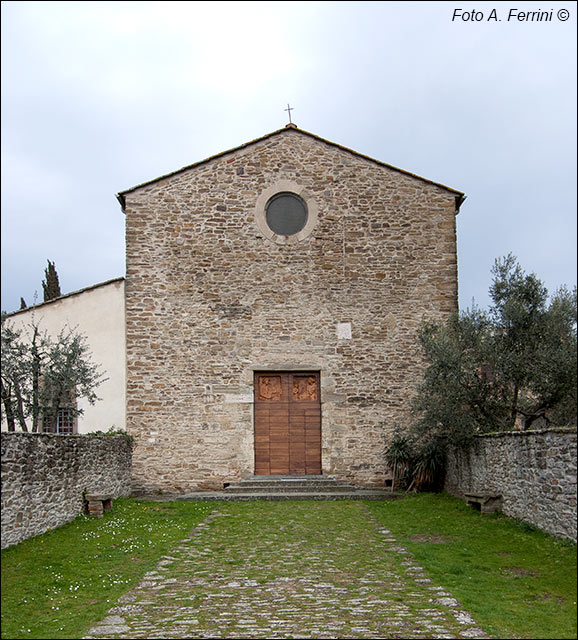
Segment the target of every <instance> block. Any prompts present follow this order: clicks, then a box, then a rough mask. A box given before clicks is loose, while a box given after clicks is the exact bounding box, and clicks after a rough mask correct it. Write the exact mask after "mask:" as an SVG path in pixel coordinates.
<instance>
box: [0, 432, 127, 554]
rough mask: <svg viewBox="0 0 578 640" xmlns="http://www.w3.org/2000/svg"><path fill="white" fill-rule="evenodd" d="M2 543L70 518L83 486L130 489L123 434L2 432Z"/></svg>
mask: <svg viewBox="0 0 578 640" xmlns="http://www.w3.org/2000/svg"><path fill="white" fill-rule="evenodd" d="M1 437H2V548H4V547H7V546H9V545H12V544H16V543H18V542H21V541H22V540H26V539H27V538H30V537H32V536H36V535H39V534H41V533H44V532H45V531H48V530H49V529H54V528H55V527H59V526H60V525H63V524H65V523H66V522H69V521H70V520H73V519H74V518H75V517H76V516H77V515H78V514H79V513H81V512H82V510H83V508H84V501H83V495H82V492H83V491H86V492H87V493H97V494H104V493H107V494H111V495H112V496H113V497H118V496H127V495H129V494H130V471H131V454H132V451H131V443H130V441H129V440H128V439H127V438H124V437H122V436H117V437H112V436H75V435H56V434H46V433H42V434H38V433H7V432H4V433H2V436H1Z"/></svg>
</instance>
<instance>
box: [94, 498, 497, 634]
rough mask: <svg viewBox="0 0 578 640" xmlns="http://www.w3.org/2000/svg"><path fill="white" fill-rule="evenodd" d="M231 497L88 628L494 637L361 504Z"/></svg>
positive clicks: (110, 631) (111, 631)
mask: <svg viewBox="0 0 578 640" xmlns="http://www.w3.org/2000/svg"><path fill="white" fill-rule="evenodd" d="M240 504H241V503H236V504H226V503H223V504H219V506H218V507H217V508H216V510H215V511H213V513H212V514H211V515H210V516H209V517H208V518H207V519H206V520H205V521H204V522H203V523H201V524H200V525H199V526H197V527H196V528H195V529H194V530H193V531H192V532H191V534H190V536H189V537H188V538H186V539H184V540H182V541H181V542H180V544H179V545H178V546H177V547H176V548H174V549H173V550H172V551H171V553H170V554H169V555H168V556H165V557H164V558H163V559H162V560H161V561H160V562H159V563H158V565H157V567H156V568H155V570H154V571H151V572H149V573H148V574H147V575H146V576H145V577H144V579H143V580H142V581H141V582H140V584H138V585H137V586H136V587H135V588H133V589H132V590H131V591H129V592H128V593H126V594H125V595H124V596H123V597H121V598H120V599H119V601H118V603H117V605H116V606H115V607H113V608H112V609H110V611H109V612H108V616H107V617H106V618H105V619H104V620H102V621H101V622H100V623H99V624H98V625H97V626H95V627H93V628H92V629H91V630H90V632H89V634H88V635H87V636H86V638H103V637H104V638H486V637H488V636H487V635H486V634H485V633H484V632H483V631H482V629H480V628H479V626H478V625H477V624H476V623H475V621H474V620H473V618H472V617H471V616H470V614H469V613H468V612H467V611H464V610H463V609H462V608H461V607H460V605H459V603H458V602H457V600H455V599H454V598H453V597H452V596H451V594H449V593H447V592H445V591H444V590H443V588H441V587H439V586H436V585H435V584H433V583H432V581H431V580H430V579H429V578H428V576H427V575H426V573H425V571H424V570H423V569H422V568H421V567H420V566H418V565H417V564H416V562H415V561H414V560H413V559H412V556H411V555H410V554H409V552H408V551H406V550H405V549H404V548H403V547H401V546H400V545H399V544H398V543H397V542H396V540H395V539H394V537H393V536H392V534H391V533H390V532H389V531H388V530H387V529H385V528H384V527H382V526H381V525H380V524H379V523H378V522H377V521H376V520H375V519H374V518H373V516H372V515H371V513H370V512H369V510H368V509H367V508H366V507H365V506H364V505H363V504H362V503H359V502H337V501H336V502H331V501H327V502H316V503H311V502H306V503H295V502H292V503H280V502H278V503H271V502H269V503H263V502H254V503H244V504H243V506H239V505H240Z"/></svg>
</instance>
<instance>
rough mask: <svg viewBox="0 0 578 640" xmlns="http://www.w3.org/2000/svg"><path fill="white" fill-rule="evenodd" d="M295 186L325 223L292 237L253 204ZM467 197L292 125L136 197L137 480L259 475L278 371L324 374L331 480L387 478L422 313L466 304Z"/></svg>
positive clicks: (196, 483)
mask: <svg viewBox="0 0 578 640" xmlns="http://www.w3.org/2000/svg"><path fill="white" fill-rule="evenodd" d="M288 183H290V184H294V185H298V187H299V188H302V189H304V190H305V191H306V194H307V198H309V201H310V202H312V203H314V206H315V208H316V213H317V216H318V217H317V221H316V224H315V226H314V228H313V230H312V232H311V234H310V235H309V236H308V237H306V238H304V239H303V240H301V241H300V242H296V243H290V242H288V243H287V244H279V243H276V242H274V241H271V240H270V239H267V238H266V237H264V235H263V233H262V231H261V229H260V228H259V226H258V224H257V221H256V216H257V217H258V213H259V212H258V211H256V203H257V202H258V201H259V198H260V196H261V198H262V195H263V194H264V193H266V192H267V190H273V191H274V190H275V189H276V188H278V189H279V190H280V191H283V190H286V188H285V185H287V184H288ZM456 193H457V192H453V191H451V190H448V189H446V188H442V187H440V186H438V185H435V184H433V183H430V182H427V181H425V180H422V179H419V178H417V177H415V176H412V175H409V174H406V173H403V172H401V171H398V170H395V169H393V168H389V167H387V166H384V165H380V164H378V163H376V162H372V161H370V160H368V159H365V158H363V157H361V156H358V155H356V154H354V153H352V152H348V151H346V150H344V149H342V148H338V147H336V146H334V145H330V144H327V143H324V142H323V141H321V140H320V139H316V138H313V137H311V136H310V135H307V134H303V133H302V132H300V131H299V130H294V129H290V128H289V129H287V130H285V131H282V132H279V133H278V134H276V135H274V136H272V137H267V138H265V139H262V140H260V141H256V142H255V143H252V144H250V145H248V146H246V147H243V148H240V149H237V150H233V151H232V152H230V153H226V154H224V155H221V156H219V157H215V158H213V159H211V160H209V161H207V162H203V163H200V164H198V165H196V166H193V167H191V168H188V169H185V170H183V171H181V172H177V173H175V174H172V175H170V176H167V177H165V178H163V179H160V180H157V181H155V182H151V183H149V184H145V185H143V186H141V187H137V188H135V189H133V190H130V191H127V192H125V198H126V207H125V212H126V262H127V273H126V322H127V376H128V381H127V430H128V431H129V432H130V433H131V434H132V435H134V436H135V438H136V448H135V452H134V467H133V470H134V473H133V482H134V489H135V491H141V490H142V491H154V490H157V489H160V490H162V491H166V492H183V491H187V490H191V489H195V488H213V487H215V488H217V487H222V483H223V482H224V481H230V480H235V479H238V478H241V477H246V476H249V475H251V474H252V473H253V470H254V459H253V380H254V372H255V371H267V370H268V371H271V370H279V371H285V370H301V371H303V370H312V371H319V372H320V377H321V402H322V467H323V473H325V474H331V475H334V476H336V477H338V478H340V479H347V480H350V481H353V482H356V483H359V484H366V485H375V484H381V485H383V483H384V480H385V478H386V477H387V476H388V474H389V471H388V469H387V468H386V464H385V462H384V456H383V453H384V449H385V447H386V446H387V442H388V439H389V438H390V435H391V433H392V432H393V429H394V427H395V425H396V423H399V424H400V425H403V424H405V423H406V422H407V419H408V402H409V400H410V398H411V395H412V393H413V389H414V387H415V385H416V383H417V381H418V380H419V378H420V376H421V373H422V370H423V362H422V359H421V353H420V347H419V345H418V340H417V331H418V328H419V326H420V323H421V321H422V319H424V318H428V319H436V320H441V319H444V318H445V317H447V315H448V314H449V313H450V312H452V311H454V310H455V309H456V308H457V260H456V232H455V214H456V206H455V202H456ZM349 330H350V332H351V334H350V337H349Z"/></svg>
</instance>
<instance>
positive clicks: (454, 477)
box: [445, 429, 576, 541]
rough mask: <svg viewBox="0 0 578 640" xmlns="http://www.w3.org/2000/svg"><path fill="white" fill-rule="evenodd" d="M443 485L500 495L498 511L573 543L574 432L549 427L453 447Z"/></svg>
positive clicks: (485, 437)
mask: <svg viewBox="0 0 578 640" xmlns="http://www.w3.org/2000/svg"><path fill="white" fill-rule="evenodd" d="M445 489H446V491H448V492H449V493H451V494H453V495H455V496H458V497H464V494H466V493H469V494H494V495H501V496H502V512H503V513H504V514H505V515H507V516H511V517H514V518H520V519H521V520H525V521H526V522H529V523H531V524H533V525H535V526H537V527H539V528H540V529H543V530H544V531H547V532H548V533H550V534H552V535H554V536H557V537H563V538H570V539H571V540H574V541H576V431H575V430H570V429H548V430H542V431H513V432H506V433H495V434H486V435H481V436H477V437H476V438H475V441H474V444H473V445H472V446H471V447H470V449H469V450H468V451H460V450H455V449H454V450H451V451H450V452H449V456H448V461H447V471H446V480H445Z"/></svg>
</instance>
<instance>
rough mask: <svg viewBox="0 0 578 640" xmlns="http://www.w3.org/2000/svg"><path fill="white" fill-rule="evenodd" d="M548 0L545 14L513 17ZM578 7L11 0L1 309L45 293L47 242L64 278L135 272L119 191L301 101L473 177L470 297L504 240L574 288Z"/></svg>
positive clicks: (476, 294) (423, 160) (256, 127)
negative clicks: (127, 257) (127, 255)
mask: <svg viewBox="0 0 578 640" xmlns="http://www.w3.org/2000/svg"><path fill="white" fill-rule="evenodd" d="M493 8H494V9H496V11H495V12H494V14H493V15H492V13H491V11H492V9H493ZM455 9H461V12H462V15H463V16H464V17H467V16H468V14H467V12H468V11H471V10H472V9H476V10H477V11H478V12H479V13H478V14H477V15H476V16H475V18H478V19H476V20H474V19H470V20H463V19H462V17H459V16H458V17H456V18H455V19H454V10H455ZM510 9H517V11H518V13H517V14H515V15H513V16H511V17H510V19H508V17H509V15H510ZM538 9H540V10H541V11H543V12H546V16H545V17H549V16H550V15H551V20H548V21H546V20H542V21H540V22H536V21H534V22H529V21H519V20H518V19H517V18H518V17H520V15H521V14H520V12H521V11H527V12H531V11H537V10H538ZM561 10H562V12H561V13H560V11H561ZM564 10H566V14H564V13H563V11H564ZM550 11H551V14H550V13H549V12H550ZM576 12H577V5H576V3H575V2H567V1H566V0H561V1H560V2H558V3H551V2H540V3H537V2H516V3H514V2H512V3H506V2H495V3H479V2H477V3H470V2H461V1H460V2H457V1H456V2H455V3H448V2H427V3H420V2H263V1H261V2H256V3H252V2H233V3H228V2H168V1H164V2H2V309H3V310H5V311H8V312H10V311H14V310H16V309H18V308H19V306H20V297H21V296H22V297H24V299H25V300H26V302H27V303H28V305H31V304H33V302H34V294H35V291H37V292H38V301H39V302H41V301H42V299H43V296H42V285H41V283H42V279H43V278H44V270H45V268H46V266H47V262H46V261H47V259H50V260H51V261H54V262H55V263H56V268H57V271H58V274H59V277H60V284H61V289H62V292H63V293H69V292H72V291H76V290H78V289H82V288H84V287H87V286H91V285H93V284H97V283H99V282H104V281H106V280H109V279H112V278H116V277H119V276H123V275H124V270H125V267H124V215H123V213H122V212H121V209H120V206H119V204H118V202H117V200H116V198H115V194H116V193H118V192H119V191H123V190H125V189H128V188H130V187H132V186H135V185H137V184H140V183H142V182H146V181H148V180H151V179H153V178H155V177H158V176H160V175H163V174H165V173H169V172H171V171H174V170H175V169H178V168H180V167H182V166H185V165H189V164H192V163H195V162H197V161H199V160H202V159H204V158H206V157H208V156H210V155H213V154H216V153H219V152H221V151H224V150H227V149H231V148H233V147H236V146H238V145H241V144H243V143H245V142H248V141H250V140H253V139H255V138H258V137H260V136H263V135H265V134H267V133H270V132H271V131H274V130H277V129H280V128H282V127H283V126H284V125H285V124H286V123H287V113H286V112H285V111H284V109H285V108H286V107H287V103H290V104H291V106H292V107H294V111H293V112H292V114H293V115H292V118H293V121H294V122H295V123H296V124H297V125H298V126H299V127H300V128H302V129H304V130H306V131H309V132H311V133H314V134H316V135H319V136H321V137H323V138H326V139H328V140H330V141H332V142H335V143H337V144H340V145H343V146H346V147H349V148H351V149H354V150H356V151H358V152H360V153H362V154H365V155H369V156H371V157H373V158H375V159H377V160H380V161H382V162H386V163H389V164H392V165H394V166H397V167H400V168H402V169H405V170H407V171H410V172H412V173H416V174H418V175H421V176H423V177H425V178H428V179H430V180H433V181H436V182H441V183H442V184H445V185H447V186H449V187H453V188H454V189H457V190H460V191H463V192H465V193H466V195H467V200H466V202H465V203H464V205H463V206H462V209H461V212H460V214H459V215H458V256H459V258H458V269H459V287H460V289H459V291H460V306H461V308H466V307H468V306H470V305H471V302H472V299H473V298H474V299H475V301H476V303H477V304H479V305H480V306H482V307H485V306H487V304H488V293H487V292H488V287H489V284H490V280H491V275H490V271H491V268H492V265H493V264H494V260H495V259H496V258H498V257H501V256H504V255H506V254H508V253H510V252H511V253H513V254H514V255H515V256H517V258H518V261H519V262H520V264H521V266H522V267H523V268H524V269H525V270H526V271H527V272H535V273H536V274H537V275H538V276H539V277H540V278H541V279H542V280H543V281H544V283H545V284H546V286H547V287H548V289H549V290H550V292H554V290H555V289H557V288H558V287H559V286H560V285H562V284H566V285H568V286H573V285H575V284H576ZM527 17H530V16H529V15H528V16H527ZM566 17H567V18H568V19H567V20H564V19H563V18H566Z"/></svg>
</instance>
